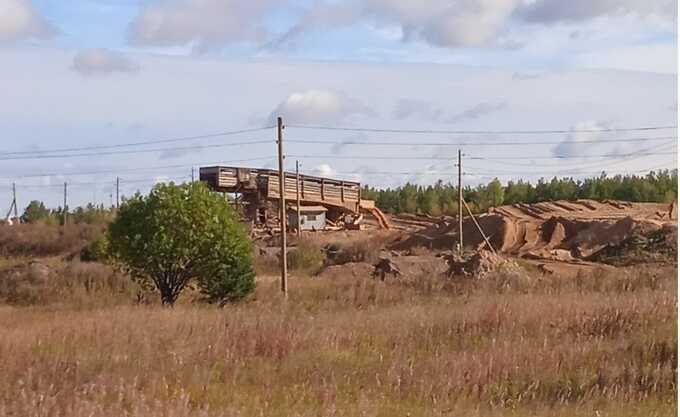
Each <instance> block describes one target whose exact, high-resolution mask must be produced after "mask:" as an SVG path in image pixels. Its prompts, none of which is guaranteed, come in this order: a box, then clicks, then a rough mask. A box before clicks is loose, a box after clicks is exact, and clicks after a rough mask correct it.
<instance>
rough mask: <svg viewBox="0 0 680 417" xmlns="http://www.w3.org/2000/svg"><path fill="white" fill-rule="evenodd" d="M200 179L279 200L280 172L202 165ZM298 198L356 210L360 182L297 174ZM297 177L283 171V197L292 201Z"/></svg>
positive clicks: (220, 187) (216, 186)
mask: <svg viewBox="0 0 680 417" xmlns="http://www.w3.org/2000/svg"><path fill="white" fill-rule="evenodd" d="M200 177H201V181H206V182H208V184H209V186H210V187H211V188H212V189H215V190H218V191H224V192H248V191H252V192H255V191H259V192H260V193H261V195H264V196H266V198H268V199H272V200H278V199H279V196H280V193H279V175H278V172H277V171H274V170H268V169H252V168H235V167H209V168H201V170H200ZM300 182H301V184H300V199H301V200H302V201H303V202H305V203H315V204H316V203H321V204H325V205H332V206H336V207H343V208H346V209H349V210H352V211H355V212H356V211H358V210H359V201H360V199H361V185H360V184H359V183H357V182H353V181H342V180H335V179H330V178H321V177H313V176H309V175H300ZM296 197H297V194H296V176H295V174H294V173H291V172H287V173H286V195H285V198H286V200H295V199H296Z"/></svg>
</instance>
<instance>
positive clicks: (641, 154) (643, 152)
mask: <svg viewBox="0 0 680 417" xmlns="http://www.w3.org/2000/svg"><path fill="white" fill-rule="evenodd" d="M675 146H676V143H675V142H673V143H667V144H661V145H657V146H651V147H646V148H643V149H638V150H636V151H635V152H636V153H632V152H631V153H630V154H629V155H630V156H625V157H623V158H621V160H617V161H613V162H606V163H605V162H602V161H598V162H590V163H588V164H586V165H584V164H583V163H582V162H572V163H567V164H569V165H574V164H576V165H575V169H577V168H595V167H602V166H613V165H620V164H623V163H626V162H632V161H636V160H639V159H642V158H646V157H647V156H650V155H649V154H650V153H652V152H653V151H662V150H666V149H669V148H671V147H675ZM671 154H672V155H676V154H675V151H674V152H672V153H671ZM494 163H495V164H499V165H506V166H516V167H541V168H549V167H555V164H554V163H550V164H538V163H528V164H527V163H515V162H507V161H501V160H496V161H494ZM603 164H605V165H603ZM560 166H562V167H565V165H564V164H560Z"/></svg>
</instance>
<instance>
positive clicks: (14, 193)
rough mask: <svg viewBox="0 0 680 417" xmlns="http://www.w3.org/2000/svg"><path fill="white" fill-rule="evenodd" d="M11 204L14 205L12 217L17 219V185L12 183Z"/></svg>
mask: <svg viewBox="0 0 680 417" xmlns="http://www.w3.org/2000/svg"><path fill="white" fill-rule="evenodd" d="M12 205H14V218H15V219H17V220H18V219H19V212H18V210H17V185H16V183H14V182H13V183H12Z"/></svg>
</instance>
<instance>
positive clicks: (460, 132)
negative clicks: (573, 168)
mask: <svg viewBox="0 0 680 417" xmlns="http://www.w3.org/2000/svg"><path fill="white" fill-rule="evenodd" d="M286 127H292V128H299V129H314V130H340V131H351V132H374V133H412V134H451V135H501V134H504V135H515V134H518V135H519V134H526V135H533V134H558V133H603V132H641V131H651V130H665V129H677V126H645V127H632V128H603V129H559V130H415V129H376V128H364V127H343V126H316V125H302V124H288V125H286Z"/></svg>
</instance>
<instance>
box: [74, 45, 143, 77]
mask: <svg viewBox="0 0 680 417" xmlns="http://www.w3.org/2000/svg"><path fill="white" fill-rule="evenodd" d="M71 69H72V70H73V71H76V72H78V73H80V74H82V75H85V76H92V75H105V74H111V73H116V72H127V73H131V72H137V71H138V70H139V64H137V63H136V62H134V61H132V60H131V59H129V58H127V57H126V56H125V55H123V54H121V53H119V52H115V51H111V50H109V49H103V48H97V49H86V50H83V51H80V52H78V53H77V54H76V55H75V56H74V57H73V64H72V65H71Z"/></svg>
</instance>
